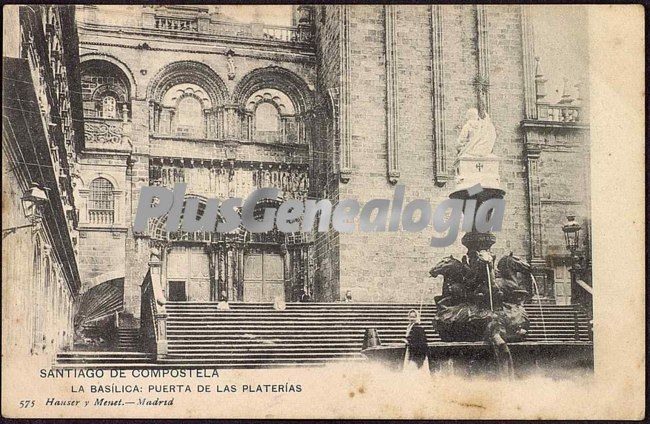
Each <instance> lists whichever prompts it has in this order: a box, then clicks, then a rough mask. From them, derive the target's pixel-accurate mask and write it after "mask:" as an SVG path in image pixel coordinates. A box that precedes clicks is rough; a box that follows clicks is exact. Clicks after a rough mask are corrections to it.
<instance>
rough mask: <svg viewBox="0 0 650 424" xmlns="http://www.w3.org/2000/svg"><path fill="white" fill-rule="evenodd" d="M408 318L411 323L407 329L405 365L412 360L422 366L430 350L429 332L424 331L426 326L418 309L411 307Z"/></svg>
mask: <svg viewBox="0 0 650 424" xmlns="http://www.w3.org/2000/svg"><path fill="white" fill-rule="evenodd" d="M408 318H409V325H408V327H407V329H406V355H405V357H404V365H405V366H406V365H407V364H408V363H409V362H412V363H414V364H415V365H416V366H417V367H418V368H422V365H423V364H424V360H425V359H426V358H427V354H428V351H429V347H428V345H427V334H426V332H425V331H424V327H422V325H421V324H420V314H419V313H418V311H416V310H415V309H411V310H410V311H409V315H408Z"/></svg>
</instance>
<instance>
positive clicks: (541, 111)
mask: <svg viewBox="0 0 650 424" xmlns="http://www.w3.org/2000/svg"><path fill="white" fill-rule="evenodd" d="M580 109H581V107H580V106H568V105H562V104H556V105H549V104H540V103H538V104H537V119H539V120H540V121H551V122H576V123H577V122H580V120H581V116H580Z"/></svg>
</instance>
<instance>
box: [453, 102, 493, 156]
mask: <svg viewBox="0 0 650 424" xmlns="http://www.w3.org/2000/svg"><path fill="white" fill-rule="evenodd" d="M496 138H497V133H496V129H495V128H494V125H493V124H492V120H490V116H489V115H488V114H487V113H486V114H485V118H483V119H481V118H480V117H479V114H478V110H477V109H476V108H471V109H469V110H468V111H467V122H466V123H465V125H464V126H463V129H462V130H461V131H460V135H459V136H458V147H457V149H458V157H473V158H484V157H488V156H492V149H493V148H494V142H495V141H496Z"/></svg>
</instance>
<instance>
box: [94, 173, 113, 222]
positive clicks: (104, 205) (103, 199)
mask: <svg viewBox="0 0 650 424" xmlns="http://www.w3.org/2000/svg"><path fill="white" fill-rule="evenodd" d="M114 219H115V197H114V194H113V184H111V182H110V181H108V180H107V179H106V178H101V177H100V178H96V179H94V180H93V182H92V183H90V193H89V197H88V220H89V221H90V223H92V224H112V223H113V222H114Z"/></svg>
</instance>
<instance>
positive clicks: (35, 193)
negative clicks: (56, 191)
mask: <svg viewBox="0 0 650 424" xmlns="http://www.w3.org/2000/svg"><path fill="white" fill-rule="evenodd" d="M47 202H48V198H47V193H45V190H44V189H43V188H41V187H40V186H39V185H37V184H32V186H31V187H30V188H29V189H28V190H26V191H25V193H23V195H22V197H21V198H20V203H21V204H22V207H23V214H24V215H25V218H27V220H28V221H29V224H25V225H19V226H17V227H11V228H3V229H2V238H4V237H5V236H7V235H9V234H11V233H15V232H16V230H19V229H21V228H28V227H32V226H34V225H35V224H37V223H38V222H40V221H41V219H43V205H45V203H47Z"/></svg>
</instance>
